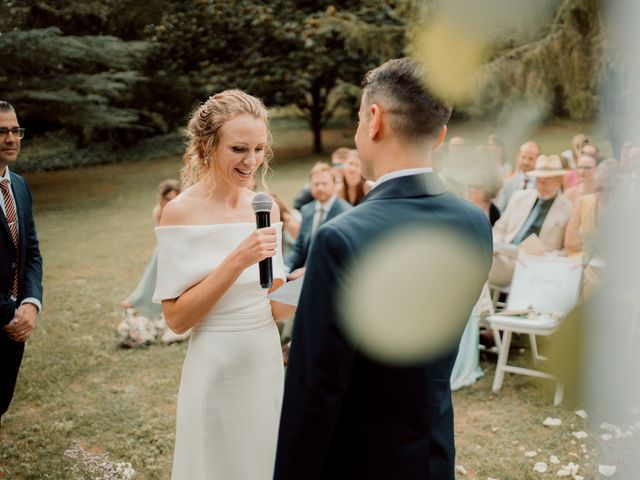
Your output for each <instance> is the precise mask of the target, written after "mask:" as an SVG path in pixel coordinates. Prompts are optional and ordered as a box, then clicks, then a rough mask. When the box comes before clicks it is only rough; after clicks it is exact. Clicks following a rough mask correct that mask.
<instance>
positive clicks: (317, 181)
mask: <svg viewBox="0 0 640 480" xmlns="http://www.w3.org/2000/svg"><path fill="white" fill-rule="evenodd" d="M309 182H310V186H311V195H312V196H313V198H314V200H315V201H313V202H311V203H307V204H306V205H304V206H303V207H302V210H301V212H302V224H301V225H300V233H299V234H298V238H296V242H295V244H294V245H293V251H292V252H291V253H290V254H289V255H288V256H287V258H286V260H285V265H286V268H287V269H288V271H289V272H290V274H289V276H288V279H289V280H295V279H296V278H298V277H300V276H301V275H302V274H304V266H305V264H306V262H307V254H308V253H309V246H310V245H311V241H312V240H313V236H314V235H315V233H316V232H317V231H318V228H320V225H322V224H323V223H324V222H326V221H328V220H331V219H332V218H334V217H336V216H338V215H340V214H341V213H342V212H345V211H347V210H348V209H350V208H351V205H350V204H349V203H347V202H346V201H344V200H342V199H341V198H338V195H337V193H336V181H335V178H334V177H333V172H332V171H331V167H330V166H329V165H328V164H326V163H324V162H318V163H316V164H315V165H314V167H313V168H312V169H311V173H310V174H309Z"/></svg>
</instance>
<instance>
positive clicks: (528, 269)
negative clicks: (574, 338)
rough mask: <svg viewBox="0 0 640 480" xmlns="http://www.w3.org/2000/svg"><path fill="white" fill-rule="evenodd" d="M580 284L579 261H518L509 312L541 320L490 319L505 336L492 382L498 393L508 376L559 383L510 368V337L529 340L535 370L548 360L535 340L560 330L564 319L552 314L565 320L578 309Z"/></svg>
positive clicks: (529, 370) (531, 258) (560, 389)
mask: <svg viewBox="0 0 640 480" xmlns="http://www.w3.org/2000/svg"><path fill="white" fill-rule="evenodd" d="M581 280H582V259H581V258H580V257H547V256H532V255H521V256H520V257H519V258H518V261H517V263H516V267H515V270H514V273H513V281H512V282H511V288H510V291H509V297H508V299H507V310H508V311H521V310H533V311H534V312H536V313H537V314H538V315H539V316H538V318H535V319H529V318H523V317H519V316H513V315H501V314H500V313H498V314H496V315H491V316H490V317H488V318H487V321H488V323H489V324H490V325H491V329H492V330H493V331H494V336H496V337H499V335H500V332H502V333H503V335H502V339H501V342H500V349H499V353H498V363H497V365H496V373H495V377H494V380H493V391H494V392H495V393H498V392H499V391H500V388H501V387H502V382H503V381H504V374H505V373H506V372H509V373H516V374H520V375H529V376H533V377H539V378H547V379H552V380H557V379H556V377H555V376H553V375H551V374H549V373H547V372H544V371H540V370H535V369H532V368H523V367H517V366H514V365H509V364H507V361H508V359H509V348H510V347H511V337H512V335H513V334H514V333H520V334H526V335H528V336H529V341H530V344H531V354H532V356H533V363H534V366H535V365H536V364H537V363H538V362H539V361H541V360H546V358H545V357H544V356H542V355H540V354H539V353H538V346H537V342H536V336H549V335H551V334H553V333H554V332H555V331H556V330H557V328H558V327H559V326H560V322H561V318H558V317H557V316H552V314H554V313H556V312H558V313H560V314H562V316H564V314H566V313H569V311H571V310H572V309H573V307H575V305H576V303H577V301H578V296H579V292H580V283H581ZM505 313H506V312H505ZM562 397H563V387H562V385H561V384H560V383H558V384H557V387H556V392H555V396H554V404H555V405H557V404H558V403H560V402H561V401H562Z"/></svg>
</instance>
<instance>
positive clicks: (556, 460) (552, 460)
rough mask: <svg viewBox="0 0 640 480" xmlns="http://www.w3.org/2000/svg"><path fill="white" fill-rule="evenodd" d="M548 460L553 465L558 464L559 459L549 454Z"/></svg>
mask: <svg viewBox="0 0 640 480" xmlns="http://www.w3.org/2000/svg"><path fill="white" fill-rule="evenodd" d="M549 461H550V462H551V463H553V464H554V465H560V459H559V458H558V457H556V456H555V455H551V456H549Z"/></svg>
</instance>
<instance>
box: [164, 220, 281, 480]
mask: <svg viewBox="0 0 640 480" xmlns="http://www.w3.org/2000/svg"><path fill="white" fill-rule="evenodd" d="M274 226H275V227H276V230H277V232H278V254H277V255H276V256H275V257H273V272H274V278H280V279H284V278H285V273H284V262H283V259H282V249H281V245H282V224H281V223H278V224H275V225H274ZM255 228H256V226H255V224H252V223H232V224H223V225H188V226H170V227H157V228H156V236H157V239H158V282H157V286H156V291H155V295H154V301H161V300H164V299H172V298H176V297H178V296H179V295H180V294H182V293H183V292H184V291H185V290H187V289H188V288H190V287H191V286H193V285H194V284H196V283H198V282H199V281H200V280H202V279H203V278H204V277H205V276H206V275H207V274H209V273H210V272H211V271H212V270H213V269H214V268H216V267H217V266H218V265H219V264H220V262H221V261H222V260H223V259H224V258H225V257H226V256H227V255H228V254H229V253H230V252H231V251H232V250H233V249H235V248H236V247H237V246H238V244H239V243H240V242H241V241H242V240H243V239H244V238H246V237H247V236H248V235H249V234H250V233H251V232H252V231H253V230H255ZM283 381H284V368H283V363H282V350H281V348H280V338H279V336H278V329H277V327H276V324H275V322H274V321H273V317H272V315H271V307H270V304H269V299H268V298H267V290H266V289H262V288H261V287H260V281H259V271H258V265H257V264H256V265H253V266H251V267H250V268H248V269H247V270H245V271H244V272H243V273H242V274H241V275H240V277H239V278H238V280H237V281H236V282H235V283H234V284H233V286H232V287H231V288H230V289H229V290H228V291H227V293H226V294H225V295H224V296H223V297H222V298H221V299H220V301H219V302H218V303H217V304H216V306H215V307H214V308H213V309H212V311H211V312H209V314H208V315H207V316H206V317H205V319H204V320H202V322H201V323H199V324H198V325H197V326H196V327H195V328H194V329H193V333H192V335H191V339H190V341H189V347H188V350H187V354H186V357H185V360H184V365H183V367H182V378H181V380H180V392H179V394H178V407H177V426H176V444H175V454H174V460H173V475H172V478H173V479H174V480H218V479H219V480H267V479H271V478H272V477H273V466H274V461H275V453H276V444H277V436H278V424H279V420H280V407H281V404H282V393H283Z"/></svg>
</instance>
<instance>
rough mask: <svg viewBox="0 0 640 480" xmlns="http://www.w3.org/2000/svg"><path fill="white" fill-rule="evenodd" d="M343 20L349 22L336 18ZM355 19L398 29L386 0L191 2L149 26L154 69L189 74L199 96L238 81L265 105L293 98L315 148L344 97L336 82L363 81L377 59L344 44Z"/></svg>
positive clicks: (181, 78) (399, 48)
mask: <svg viewBox="0 0 640 480" xmlns="http://www.w3.org/2000/svg"><path fill="white" fill-rule="evenodd" d="M346 18H349V19H352V20H354V22H353V23H349V22H340V21H336V20H339V19H346ZM355 21H357V22H359V23H360V24H366V25H368V24H374V23H375V24H380V25H385V24H386V25H391V26H395V27H396V28H398V29H400V30H401V29H402V21H401V20H400V19H399V18H397V15H396V14H395V11H394V7H393V6H391V5H390V4H389V2H384V1H376V0H367V1H364V2H355V1H342V2H327V1H311V0H297V1H284V0H274V1H273V2H269V3H265V2H260V1H257V0H242V1H231V0H190V1H188V2H185V4H184V5H183V8H181V9H180V11H177V12H175V13H173V14H170V15H167V16H165V18H164V19H163V21H162V23H161V24H160V25H157V26H152V27H151V28H150V29H149V30H150V34H151V38H152V39H153V41H154V42H155V43H156V44H157V45H158V49H159V52H160V54H159V55H158V56H157V59H158V63H157V64H155V65H152V68H154V69H155V70H156V71H157V72H158V75H160V76H168V77H171V78H174V79H175V78H178V79H179V80H178V81H181V82H184V79H186V83H188V84H190V85H192V86H193V91H194V93H196V94H197V96H198V98H202V97H204V96H206V95H209V94H211V93H212V92H215V91H219V90H222V89H225V88H231V87H239V88H243V89H245V90H247V91H249V92H251V93H253V94H255V95H258V96H261V97H262V98H263V99H264V100H265V102H266V103H267V104H269V105H290V104H294V105H296V106H297V107H298V108H299V109H300V111H301V112H302V114H303V116H304V118H305V119H306V120H307V122H308V124H309V126H310V128H311V129H312V131H313V133H314V151H316V152H320V151H322V139H321V132H322V129H323V128H324V127H325V126H326V124H327V122H328V121H329V119H330V118H331V117H332V116H333V115H334V114H335V112H336V110H337V109H338V108H339V106H340V105H341V104H342V103H343V102H344V101H345V99H347V98H349V94H348V92H349V89H348V88H344V83H341V82H346V83H347V84H349V83H358V82H360V80H361V78H362V75H363V74H364V72H366V71H367V70H368V69H369V68H372V67H373V66H375V65H376V64H377V63H379V60H380V56H379V54H378V52H371V51H366V50H364V49H362V48H360V47H359V46H358V45H355V44H351V43H349V42H347V40H346V39H347V37H348V35H347V32H348V31H349V30H353V29H355V28H357V26H358V23H356V22H355ZM402 48H403V45H402V44H401V43H399V44H398V45H397V46H396V49H395V51H396V52H398V54H399V53H400V52H401V51H402ZM340 87H342V88H340Z"/></svg>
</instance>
